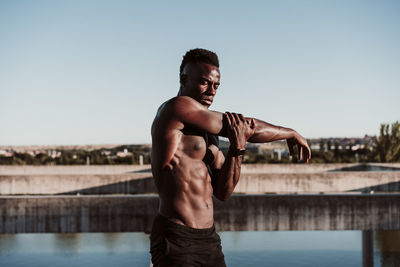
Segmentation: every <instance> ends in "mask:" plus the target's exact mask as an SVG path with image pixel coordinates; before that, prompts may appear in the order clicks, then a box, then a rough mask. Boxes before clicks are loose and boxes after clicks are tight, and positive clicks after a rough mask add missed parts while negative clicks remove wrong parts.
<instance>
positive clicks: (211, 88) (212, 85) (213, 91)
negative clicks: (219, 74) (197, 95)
mask: <svg viewBox="0 0 400 267" xmlns="http://www.w3.org/2000/svg"><path fill="white" fill-rule="evenodd" d="M207 91H209V92H210V94H211V95H215V94H216V93H217V88H216V84H215V83H209V86H208V90H207Z"/></svg>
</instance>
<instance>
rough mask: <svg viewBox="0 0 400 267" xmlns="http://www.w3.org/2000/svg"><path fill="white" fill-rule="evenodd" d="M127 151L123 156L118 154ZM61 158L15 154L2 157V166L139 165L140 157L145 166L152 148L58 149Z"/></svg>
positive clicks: (45, 154) (43, 154) (0, 160)
mask: <svg viewBox="0 0 400 267" xmlns="http://www.w3.org/2000/svg"><path fill="white" fill-rule="evenodd" d="M121 151H126V152H127V153H124V154H123V156H117V154H118V152H121ZM57 152H60V156H57V157H54V156H51V155H48V154H47V153H39V154H36V155H31V154H29V153H16V152H15V153H14V155H13V156H12V157H5V156H0V165H85V164H90V165H115V164H139V159H140V157H142V158H143V164H149V163H150V148H143V147H141V146H129V145H126V146H119V147H116V148H112V149H107V150H105V149H97V150H92V151H88V150H84V149H58V150H57Z"/></svg>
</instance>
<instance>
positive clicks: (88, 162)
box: [86, 156, 90, 165]
mask: <svg viewBox="0 0 400 267" xmlns="http://www.w3.org/2000/svg"><path fill="white" fill-rule="evenodd" d="M86 165H90V157H89V156H87V157H86Z"/></svg>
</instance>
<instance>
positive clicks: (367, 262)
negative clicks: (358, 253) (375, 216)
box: [362, 230, 374, 267]
mask: <svg viewBox="0 0 400 267" xmlns="http://www.w3.org/2000/svg"><path fill="white" fill-rule="evenodd" d="M362 262H363V267H374V241H373V231H371V230H366V231H365V230H364V231H362Z"/></svg>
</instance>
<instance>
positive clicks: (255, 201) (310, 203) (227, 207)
mask: <svg viewBox="0 0 400 267" xmlns="http://www.w3.org/2000/svg"><path fill="white" fill-rule="evenodd" d="M157 207H158V198H157V196H154V195H153V196H152V195H148V196H143V195H139V196H70V197H68V196H46V197H16V196H8V197H1V198H0V233H44V232H47V233H59V232H62V233H66V232H123V231H139V232H142V231H146V232H149V231H150V229H151V223H152V220H153V218H154V216H155V214H156V212H157ZM215 222H216V227H217V229H218V230H219V231H222V230H224V231H228V230H229V231H242V230H398V229H400V194H382V195H378V194H375V195H369V194H364V195H363V194H344V195H275V196H271V195H234V196H233V197H231V198H230V199H229V200H228V201H226V202H220V201H217V200H216V201H215Z"/></svg>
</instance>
